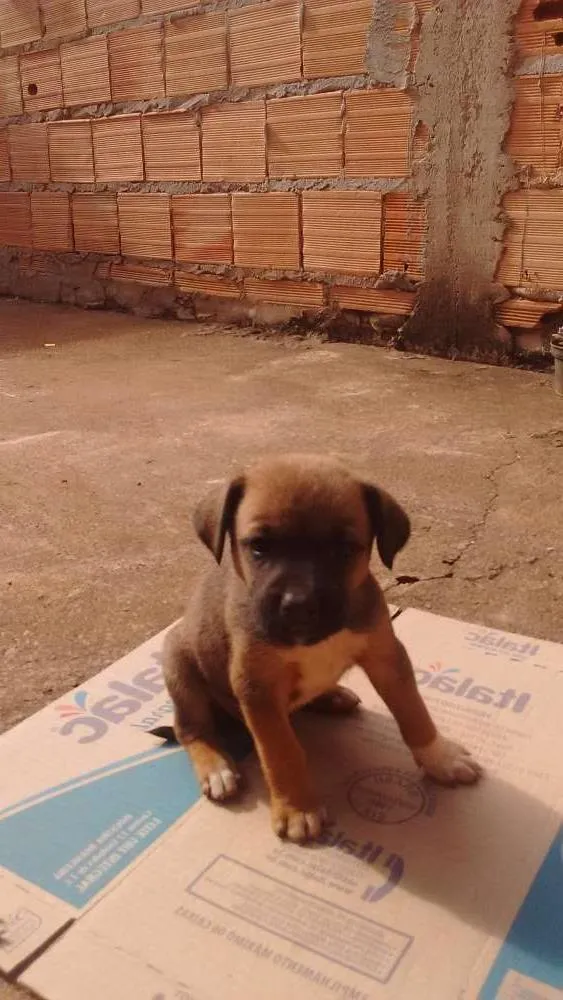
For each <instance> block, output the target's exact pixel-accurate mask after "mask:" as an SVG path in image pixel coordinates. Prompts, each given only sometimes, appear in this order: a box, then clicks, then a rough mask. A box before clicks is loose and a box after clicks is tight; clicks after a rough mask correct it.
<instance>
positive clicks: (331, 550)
mask: <svg viewBox="0 0 563 1000" xmlns="http://www.w3.org/2000/svg"><path fill="white" fill-rule="evenodd" d="M194 524H195V528H196V531H197V533H198V535H199V537H200V539H201V540H202V541H203V542H204V544H205V545H207V547H208V548H209V549H210V550H211V551H212V552H213V554H214V556H215V558H216V559H217V561H218V562H220V561H221V558H222V555H223V549H224V545H225V540H226V538H227V536H229V537H230V541H231V551H232V556H233V561H234V565H235V568H236V570H237V573H238V574H239V576H240V577H241V578H242V579H243V580H244V581H245V583H246V584H247V587H248V590H249V595H250V603H251V608H252V615H253V620H254V625H255V628H256V631H257V633H258V634H259V635H260V636H261V637H263V638H264V639H265V640H266V641H268V642H270V643H272V644H274V645H283V646H292V645H313V644H315V643H317V642H320V641H321V640H322V639H325V638H328V636H330V635H332V634H333V633H335V632H338V631H340V629H341V628H343V627H344V626H345V625H346V619H347V613H348V609H349V607H350V600H351V597H352V595H353V593H354V591H355V590H356V589H357V588H358V587H359V586H360V585H361V584H362V583H363V582H364V580H365V579H366V577H367V575H368V573H369V560H370V555H371V550H372V546H373V542H374V540H375V541H376V543H377V548H378V551H379V555H380V557H381V560H382V562H383V563H384V564H385V566H387V567H388V568H389V569H391V567H392V565H393V560H394V558H395V556H396V554H397V552H398V551H399V550H400V549H401V548H402V547H403V546H404V545H405V544H406V542H407V540H408V538H409V534H410V525H409V520H408V517H407V515H406V514H405V512H404V510H403V509H402V508H401V507H400V506H399V504H398V503H397V502H396V501H395V500H394V499H393V498H392V497H391V496H389V494H387V493H385V491H384V490H381V489H380V488H379V487H377V486H374V485H372V484H371V483H367V482H363V481H362V480H361V479H359V478H356V477H355V476H353V475H352V474H351V473H350V472H348V471H347V470H346V469H345V468H344V467H343V466H341V465H340V464H339V463H337V462H335V461H333V460H330V459H325V458H318V457H312V456H303V457H302V456H288V457H284V458H276V459H273V460H270V461H263V462H261V463H259V464H257V465H255V466H253V467H252V468H250V469H249V470H248V471H247V472H245V473H244V474H243V475H241V476H238V477H237V478H235V479H233V480H232V481H231V482H230V483H229V484H227V485H226V486H225V487H222V488H220V489H218V490H216V491H214V493H212V494H210V495H209V496H208V497H206V498H205V499H204V500H203V501H202V502H201V503H200V504H199V506H198V507H197V509H196V513H195V518H194Z"/></svg>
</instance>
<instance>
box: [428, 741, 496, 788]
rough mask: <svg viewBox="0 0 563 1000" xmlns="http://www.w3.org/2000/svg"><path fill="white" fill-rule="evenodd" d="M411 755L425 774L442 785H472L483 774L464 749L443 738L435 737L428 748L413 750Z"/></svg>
mask: <svg viewBox="0 0 563 1000" xmlns="http://www.w3.org/2000/svg"><path fill="white" fill-rule="evenodd" d="M413 755H414V759H415V760H416V762H417V764H419V765H420V766H421V767H422V768H423V769H424V770H425V771H426V774H427V775H428V776H429V777H430V778H434V780H435V781H439V782H440V784H442V785H472V784H474V782H476V781H478V780H479V778H480V777H481V775H482V773H483V769H482V767H481V765H480V764H478V763H477V761H476V760H474V759H473V757H472V756H471V754H470V753H469V751H468V750H466V749H465V747H462V746H460V744H459V743H454V741H453V740H448V739H446V738H445V737H444V736H437V737H436V739H435V740H433V741H432V743H429V744H428V746H426V747H422V748H421V749H418V750H414V751H413Z"/></svg>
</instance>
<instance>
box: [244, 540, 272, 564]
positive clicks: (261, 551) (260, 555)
mask: <svg viewBox="0 0 563 1000" xmlns="http://www.w3.org/2000/svg"><path fill="white" fill-rule="evenodd" d="M247 548H248V551H249V552H250V555H251V556H252V558H253V559H256V561H257V562H259V561H260V560H261V559H266V558H267V557H268V555H269V554H270V550H271V545H270V543H269V542H268V539H267V538H249V540H248V543H247Z"/></svg>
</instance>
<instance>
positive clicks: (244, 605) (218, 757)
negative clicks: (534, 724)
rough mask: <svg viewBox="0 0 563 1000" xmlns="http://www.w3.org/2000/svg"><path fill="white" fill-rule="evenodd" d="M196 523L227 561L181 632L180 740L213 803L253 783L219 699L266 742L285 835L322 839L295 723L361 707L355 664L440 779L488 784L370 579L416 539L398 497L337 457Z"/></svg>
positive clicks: (255, 472)
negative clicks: (432, 706) (233, 747)
mask: <svg viewBox="0 0 563 1000" xmlns="http://www.w3.org/2000/svg"><path fill="white" fill-rule="evenodd" d="M194 523H195V528H196V531H197V533H198V535H199V537H200V539H201V540H202V541H203V542H204V543H205V545H207V547H208V548H209V549H210V550H211V551H212V552H213V554H214V556H215V558H216V560H217V563H218V564H219V565H218V566H216V567H215V569H214V570H213V571H211V572H209V573H208V574H207V575H206V576H205V577H204V578H203V580H202V581H201V584H200V586H199V587H198V589H197V590H196V592H195V594H194V596H193V599H192V601H191V604H190V606H189V609H188V611H187V613H186V616H185V618H184V619H183V621H182V622H181V623H180V625H178V626H177V627H176V628H175V629H173V630H172V631H171V632H170V633H169V636H168V638H167V641H166V645H165V651H164V673H165V678H166V682H167V685H168V689H169V691H170V695H171V697H172V700H173V702H174V706H175V730H176V735H177V738H178V740H179V742H180V743H181V744H182V745H183V746H184V747H185V748H186V750H187V751H188V753H189V755H190V757H191V760H192V762H193V765H194V768H195V770H196V773H197V775H198V778H199V780H200V783H201V787H202V790H203V792H204V793H205V794H206V795H208V796H209V798H211V799H215V800H222V799H226V798H229V797H230V796H232V795H234V794H235V793H236V791H237V788H238V782H239V776H238V774H237V771H236V768H235V766H234V764H233V763H232V761H230V760H228V759H227V758H226V757H225V755H224V754H223V752H222V751H221V750H220V749H219V747H218V744H217V741H216V736H215V731H214V721H213V718H214V713H213V705H214V704H217V705H220V706H222V707H223V708H224V709H226V710H227V711H229V712H231V713H233V714H235V715H242V717H243V718H244V720H245V722H246V724H247V726H248V728H249V730H250V732H251V733H252V736H253V738H254V742H255V745H256V749H257V751H258V755H259V758H260V762H261V765H262V769H263V772H264V776H265V778H266V781H267V784H268V787H269V791H270V799H271V811H272V823H273V827H274V830H275V831H276V833H277V834H278V835H279V836H282V837H287V838H288V839H289V840H293V841H299V842H300V841H304V840H308V839H312V838H315V837H317V836H318V834H319V833H320V830H321V827H322V823H323V817H324V813H323V810H322V809H321V808H320V807H319V804H318V802H317V800H316V797H315V794H314V791H313V788H312V786H311V782H310V779H309V775H308V773H307V766H306V761H305V755H304V753H303V750H302V748H301V746H300V744H299V742H298V740H297V738H296V736H295V733H294V731H293V728H292V726H291V722H290V718H289V717H290V714H291V713H292V712H293V711H295V709H298V708H300V707H302V706H304V705H310V706H311V707H314V708H317V709H319V710H323V711H333V712H334V711H347V710H350V709H352V708H354V707H355V706H356V704H357V701H358V699H357V698H356V696H355V695H354V694H353V693H352V692H350V691H347V690H346V689H345V688H341V687H337V682H338V681H339V679H340V678H341V676H342V674H343V673H344V672H345V671H346V670H347V669H348V668H349V667H351V666H353V665H354V664H359V665H360V666H361V667H362V668H363V669H364V670H365V672H366V674H367V676H368V677H369V679H370V681H371V682H372V684H373V686H374V687H375V689H376V690H377V692H378V693H379V695H380V696H381V698H382V699H383V701H384V702H385V703H386V705H387V706H388V707H389V709H390V711H391V712H392V713H393V715H394V717H395V719H396V721H397V723H398V726H399V728H400V731H401V734H402V736H403V738H404V740H405V742H406V744H407V746H408V747H409V748H410V749H411V751H412V753H413V755H414V758H415V760H416V761H417V762H418V763H419V764H420V765H421V766H422V767H423V768H424V770H425V771H426V772H427V774H429V775H431V776H432V777H433V778H435V779H437V780H438V781H441V782H444V783H447V784H455V783H456V782H463V783H468V784H469V783H471V782H474V781H476V780H477V778H478V777H479V774H480V768H479V766H478V764H476V763H475V761H474V760H473V759H472V758H471V756H470V755H469V754H468V753H467V752H466V751H465V750H464V749H463V748H462V747H460V746H458V745H457V744H456V743H453V742H451V741H450V740H447V739H444V738H443V737H442V736H440V735H439V734H438V733H437V731H436V727H435V726H434V723H433V722H432V719H431V718H430V715H429V713H428V710H427V709H426V707H425V705H424V703H423V701H422V698H421V696H420V694H419V692H418V689H417V686H416V683H415V680H414V676H413V670H412V666H411V663H410V660H409V657H408V654H407V652H406V650H405V648H404V647H403V646H402V644H401V643H400V642H399V641H398V639H397V638H396V636H395V634H394V632H393V628H392V625H391V621H390V618H389V614H388V611H387V606H386V603H385V600H384V598H383V595H382V593H381V590H380V588H379V586H378V584H377V583H376V581H375V579H374V577H373V576H372V575H371V573H370V568H369V562H370V555H371V549H372V545H373V542H374V540H375V541H376V543H377V548H378V550H379V555H380V557H381V559H382V561H383V563H384V564H385V565H386V566H387V567H389V568H391V566H392V564H393V559H394V557H395V555H396V554H397V552H398V551H399V550H400V549H401V548H402V547H403V545H405V543H406V542H407V540H408V537H409V534H410V525H409V520H408V518H407V515H406V514H405V512H404V511H403V510H402V508H401V507H400V506H399V505H398V504H397V503H396V501H395V500H393V499H392V497H390V496H389V495H388V494H387V493H385V492H384V491H383V490H381V489H379V488H377V487H376V486H373V485H371V484H369V483H366V482H362V481H360V480H359V479H357V478H355V477H354V476H353V475H351V474H350V473H349V472H348V471H347V470H346V468H344V467H343V466H341V465H340V464H339V463H337V462H335V461H332V460H330V459H325V458H318V457H311V456H288V457H283V458H276V459H273V460H270V461H263V462H260V463H258V464H256V465H255V466H254V467H252V468H250V469H249V470H248V471H247V472H245V473H244V474H243V475H241V476H240V477H237V478H236V479H234V480H233V481H232V482H231V483H230V484H228V485H227V486H225V487H223V488H219V489H217V490H215V491H214V492H213V493H212V494H211V495H209V496H208V497H207V498H206V499H204V500H203V501H202V503H200V505H199V506H198V508H197V510H196V513H195V518H194ZM227 536H228V537H229V539H230V553H229V554H227V553H225V554H224V547H225V541H226V538H227ZM223 556H224V558H223Z"/></svg>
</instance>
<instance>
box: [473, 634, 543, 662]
mask: <svg viewBox="0 0 563 1000" xmlns="http://www.w3.org/2000/svg"><path fill="white" fill-rule="evenodd" d="M464 639H465V642H466V643H467V645H468V646H470V647H471V649H478V650H479V651H480V652H482V653H484V654H485V655H486V656H504V657H507V658H508V659H509V660H512V661H513V662H515V663H524V662H525V661H526V660H530V659H532V658H533V657H535V656H537V655H538V653H539V651H540V646H539V644H538V643H537V642H532V641H530V640H528V639H524V640H523V641H518V640H516V639H513V638H510V637H509V636H507V635H504V634H503V633H502V632H496V631H494V630H492V629H472V630H471V631H470V632H467V633H466V634H465V636H464Z"/></svg>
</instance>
